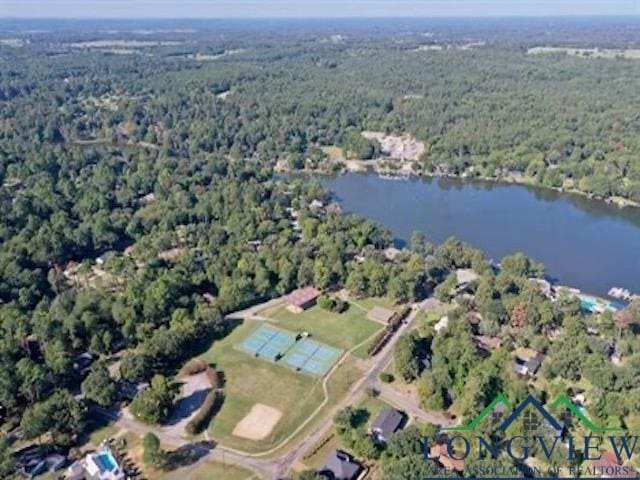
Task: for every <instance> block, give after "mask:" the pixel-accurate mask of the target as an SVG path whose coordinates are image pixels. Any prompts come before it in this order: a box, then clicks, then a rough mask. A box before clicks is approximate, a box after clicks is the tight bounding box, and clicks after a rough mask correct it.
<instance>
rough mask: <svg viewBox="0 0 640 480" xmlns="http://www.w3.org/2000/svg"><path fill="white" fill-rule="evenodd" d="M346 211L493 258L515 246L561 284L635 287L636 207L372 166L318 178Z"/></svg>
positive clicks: (639, 281)
mask: <svg viewBox="0 0 640 480" xmlns="http://www.w3.org/2000/svg"><path fill="white" fill-rule="evenodd" d="M321 182H322V183H323V184H324V185H325V186H327V187H328V188H330V189H331V190H332V191H333V192H334V194H335V196H336V199H337V200H338V201H339V202H340V204H341V205H342V208H343V210H344V211H346V212H353V213H357V214H359V215H362V216H364V217H367V218H369V219H371V220H375V221H377V222H379V223H381V224H383V225H385V226H386V227H388V228H389V229H390V230H391V231H392V232H393V234H394V235H395V236H396V238H397V239H398V241H399V243H403V242H406V241H407V240H408V239H409V238H410V236H411V233H412V232H413V231H415V230H419V231H421V232H424V234H425V235H426V236H427V238H428V239H429V240H430V241H432V242H436V243H440V242H442V241H444V240H446V239H447V238H448V237H450V236H455V237H458V238H460V239H461V240H464V241H466V242H468V243H470V244H472V245H474V246H475V247H478V248H480V249H482V250H483V251H484V252H486V254H487V255H488V256H489V258H492V259H495V260H499V259H500V258H502V257H503V256H505V255H507V254H509V253H513V252H516V251H522V252H525V253H526V254H527V255H529V256H530V257H532V258H534V259H535V260H537V261H540V262H542V263H544V264H545V265H546V267H547V272H548V274H549V276H550V277H552V278H554V279H557V280H558V282H559V283H561V284H563V285H570V286H573V287H577V288H579V289H581V290H583V291H585V292H588V293H592V294H597V295H606V293H607V292H608V291H609V289H610V288H611V287H612V286H620V287H624V288H628V289H629V290H631V291H632V292H635V293H640V209H635V208H624V209H621V208H618V207H616V206H614V205H609V204H607V203H604V202H601V201H597V200H590V199H588V198H586V197H582V196H579V195H571V194H563V193H559V192H555V191H552V190H548V189H540V188H532V187H526V186H520V185H513V184H500V183H495V182H483V181H469V180H455V179H409V180H387V179H383V178H380V177H379V176H378V175H377V174H373V173H366V174H362V173H347V174H344V175H339V176H336V177H325V178H322V179H321Z"/></svg>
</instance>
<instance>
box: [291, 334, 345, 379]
mask: <svg viewBox="0 0 640 480" xmlns="http://www.w3.org/2000/svg"><path fill="white" fill-rule="evenodd" d="M341 354H342V351H341V350H338V349H337V348H333V347H330V346H328V345H325V344H323V343H320V342H316V341H315V340H311V339H309V338H303V339H302V340H300V341H298V342H297V343H296V344H295V345H294V346H293V348H292V349H291V350H290V351H289V352H288V353H287V354H286V355H285V356H284V358H283V359H282V362H284V364H285V365H287V366H289V367H291V368H293V369H294V370H296V371H298V372H304V373H308V374H311V375H316V376H323V375H326V374H327V372H328V371H329V370H331V367H332V366H333V364H334V363H335V362H336V361H337V360H338V359H339V358H340V355H341Z"/></svg>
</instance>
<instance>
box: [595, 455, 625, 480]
mask: <svg viewBox="0 0 640 480" xmlns="http://www.w3.org/2000/svg"><path fill="white" fill-rule="evenodd" d="M591 468H592V470H593V475H595V476H598V477H600V478H629V477H631V476H634V477H635V475H629V474H628V473H627V471H626V469H625V468H624V467H623V466H622V463H621V462H620V460H619V459H618V457H616V456H615V454H613V453H612V452H604V453H602V455H600V458H599V459H598V460H594V461H593V463H592V464H591Z"/></svg>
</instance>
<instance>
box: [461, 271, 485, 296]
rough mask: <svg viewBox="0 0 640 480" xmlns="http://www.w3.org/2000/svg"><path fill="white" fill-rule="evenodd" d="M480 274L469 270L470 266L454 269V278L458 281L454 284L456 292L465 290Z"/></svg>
mask: <svg viewBox="0 0 640 480" xmlns="http://www.w3.org/2000/svg"><path fill="white" fill-rule="evenodd" d="M478 278H480V275H478V274H477V273H476V272H474V271H473V270H471V269H470V268H459V269H457V270H456V280H457V282H458V284H457V286H456V291H455V293H456V294H460V293H463V292H465V291H466V290H467V289H468V288H469V287H470V286H471V284H472V283H473V282H475V281H476V280H478Z"/></svg>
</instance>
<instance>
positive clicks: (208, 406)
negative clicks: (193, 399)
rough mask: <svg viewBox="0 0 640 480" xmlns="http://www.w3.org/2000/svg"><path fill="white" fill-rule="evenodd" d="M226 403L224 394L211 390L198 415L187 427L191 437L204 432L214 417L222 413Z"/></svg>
mask: <svg viewBox="0 0 640 480" xmlns="http://www.w3.org/2000/svg"><path fill="white" fill-rule="evenodd" d="M223 402H224V393H222V391H220V390H211V391H210V392H209V393H208V394H207V396H206V397H205V399H204V402H203V403H202V407H200V410H198V413H196V414H195V416H194V417H193V418H192V419H191V421H189V423H187V426H186V427H185V430H186V432H187V433H188V434H189V435H197V434H198V433H200V432H202V431H203V430H204V429H205V428H207V425H208V424H209V422H211V420H212V419H213V417H215V416H216V414H217V413H218V412H219V411H220V408H222V404H223Z"/></svg>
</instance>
